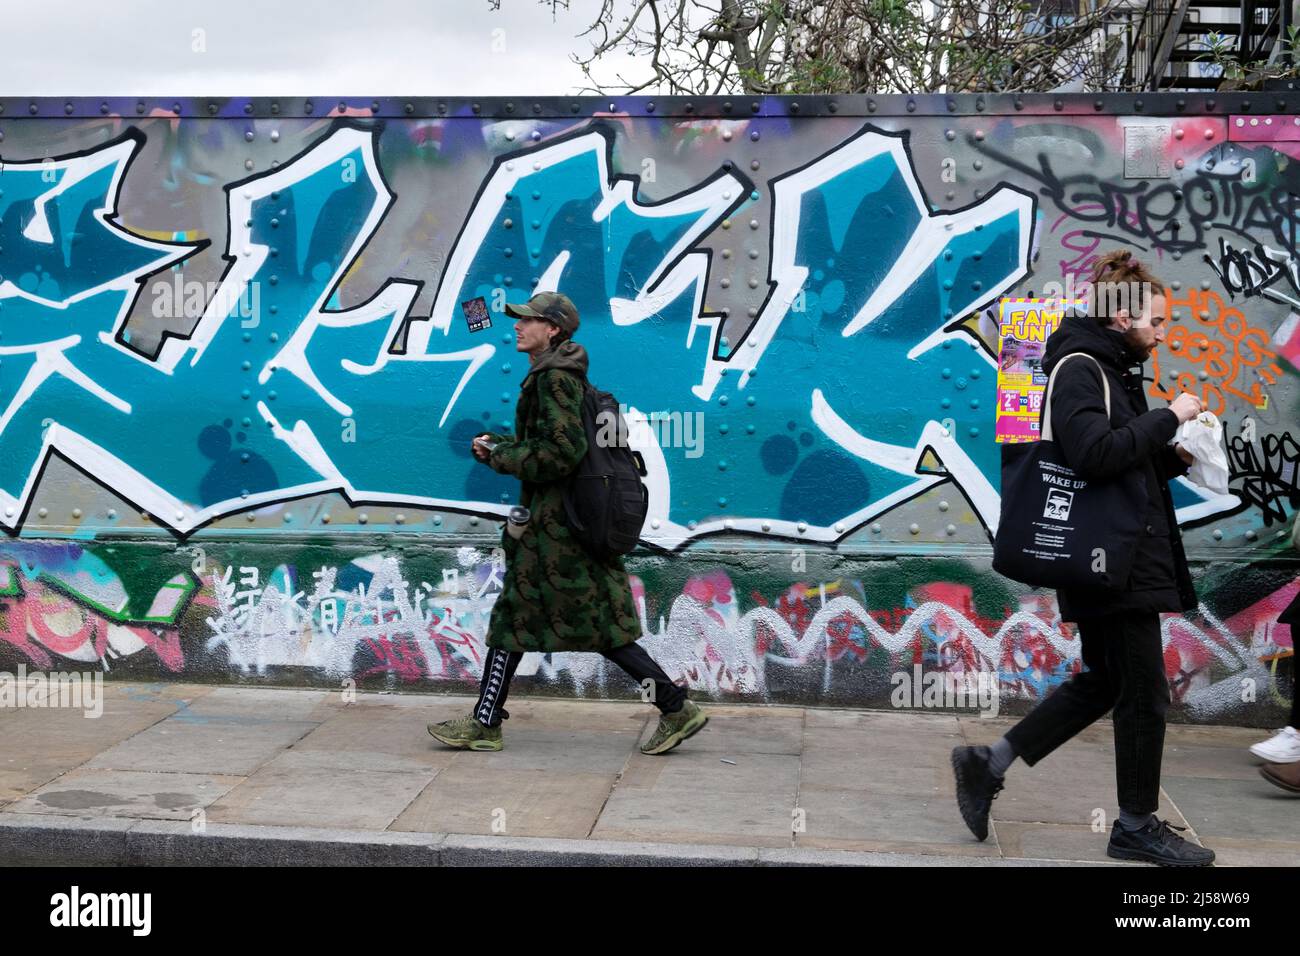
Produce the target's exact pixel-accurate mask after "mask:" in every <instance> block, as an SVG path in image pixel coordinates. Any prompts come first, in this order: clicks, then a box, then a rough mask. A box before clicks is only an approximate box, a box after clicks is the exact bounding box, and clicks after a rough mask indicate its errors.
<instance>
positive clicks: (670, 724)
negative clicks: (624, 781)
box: [641, 700, 709, 754]
mask: <svg viewBox="0 0 1300 956" xmlns="http://www.w3.org/2000/svg"><path fill="white" fill-rule="evenodd" d="M708 722H709V716H708V714H706V713H705V712H704V711H702V710H700V708H699V707H697V706H696V705H695V702H694V701H690V700H688V701H687V702H686V703H685V704H683V705H682V709H681V710H679V711H677V713H675V714H664V715H663V716H662V717H660V718H659V726H658V727H656V728H655V732H654V733H653V734H651V735H650V739H649V740H647V741H646V742H645V745H644V746H642V748H641V752H642V753H643V754H666V753H668V751H670V750H672V749H673V748H674V747H676V746H677V745H678V744H679V743H681V742H682V741H683V740H686V739H687V738H689V737H694V736H695V735H696V734H698V733H699V732H700V731H701V730H703V729H704V725H705V724H707V723H708Z"/></svg>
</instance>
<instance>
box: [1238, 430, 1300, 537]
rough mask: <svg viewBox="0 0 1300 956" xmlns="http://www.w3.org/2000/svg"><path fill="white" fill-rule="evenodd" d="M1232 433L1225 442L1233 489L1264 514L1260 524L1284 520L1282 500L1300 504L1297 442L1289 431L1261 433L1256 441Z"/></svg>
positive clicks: (1293, 504) (1244, 500)
mask: <svg viewBox="0 0 1300 956" xmlns="http://www.w3.org/2000/svg"><path fill="white" fill-rule="evenodd" d="M1258 449H1259V451H1262V453H1263V456H1262V460H1261V456H1260V454H1259V453H1258V451H1257V446H1256V444H1255V443H1254V442H1248V441H1246V440H1245V439H1244V438H1243V437H1242V436H1241V435H1234V436H1233V437H1232V438H1231V439H1229V440H1228V442H1227V452H1228V473H1229V478H1228V480H1229V482H1232V483H1236V482H1240V483H1241V486H1240V488H1234V489H1233V491H1234V493H1235V494H1236V495H1237V496H1238V497H1239V498H1241V500H1242V501H1243V502H1245V503H1246V504H1247V505H1255V506H1256V507H1258V508H1259V509H1260V511H1261V513H1262V514H1263V516H1264V527H1266V528H1267V527H1269V526H1270V525H1272V524H1273V522H1274V521H1277V522H1280V523H1284V522H1285V521H1286V520H1287V514H1286V509H1285V508H1284V507H1283V505H1284V504H1287V503H1289V504H1290V505H1291V507H1292V509H1296V508H1300V442H1298V441H1296V439H1295V437H1294V436H1293V435H1292V434H1291V433H1290V432H1282V433H1281V434H1269V435H1264V436H1263V437H1262V438H1261V439H1260V442H1259V446H1258Z"/></svg>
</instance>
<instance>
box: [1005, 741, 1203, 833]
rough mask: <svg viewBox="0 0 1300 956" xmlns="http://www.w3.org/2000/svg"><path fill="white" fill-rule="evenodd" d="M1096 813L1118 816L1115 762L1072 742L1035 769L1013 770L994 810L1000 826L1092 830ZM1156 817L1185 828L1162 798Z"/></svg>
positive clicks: (1095, 747) (1099, 748) (1099, 750)
mask: <svg viewBox="0 0 1300 956" xmlns="http://www.w3.org/2000/svg"><path fill="white" fill-rule="evenodd" d="M1098 810H1100V811H1101V812H1102V813H1103V814H1104V815H1105V819H1106V820H1114V819H1115V817H1116V816H1117V815H1118V813H1119V807H1118V797H1117V796H1116V791H1115V764H1114V760H1113V758H1112V757H1111V756H1110V754H1109V753H1108V752H1107V751H1106V750H1105V748H1104V746H1102V745H1092V746H1091V747H1090V746H1089V745H1087V744H1079V743H1076V742H1075V741H1071V742H1069V743H1067V744H1066V745H1065V746H1063V747H1061V748H1060V749H1058V750H1057V751H1055V752H1054V753H1052V754H1051V755H1050V756H1048V757H1046V758H1045V759H1043V760H1041V761H1039V762H1038V763H1037V764H1036V765H1035V766H1033V767H1028V766H1026V765H1024V764H1023V763H1016V764H1015V765H1013V766H1012V768H1011V769H1010V770H1009V771H1008V772H1007V785H1006V789H1005V790H1003V791H1002V793H1001V794H999V795H998V798H997V801H996V802H995V803H994V804H993V813H992V817H993V819H994V820H997V821H999V822H1000V821H1004V820H1006V821H1011V822H1017V823H1060V824H1065V825H1070V826H1089V825H1091V823H1092V821H1093V819H1094V818H1096V815H1097V811H1098ZM1157 812H1158V813H1159V814H1160V815H1161V816H1163V817H1166V818H1168V819H1170V820H1172V822H1174V823H1177V824H1180V825H1181V823H1182V818H1181V816H1180V815H1179V814H1178V811H1177V809H1176V808H1175V807H1173V806H1172V805H1171V804H1170V802H1169V800H1168V798H1167V797H1166V796H1164V795H1163V794H1162V797H1161V802H1160V808H1159V809H1158V811H1157Z"/></svg>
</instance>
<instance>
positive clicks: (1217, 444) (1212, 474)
mask: <svg viewBox="0 0 1300 956" xmlns="http://www.w3.org/2000/svg"><path fill="white" fill-rule="evenodd" d="M1175 440H1176V441H1177V442H1178V444H1179V445H1181V446H1182V447H1183V448H1185V449H1187V452H1188V453H1189V454H1190V455H1191V456H1192V457H1193V458H1195V459H1196V460H1195V461H1194V462H1192V466H1191V468H1189V469H1188V471H1187V480H1188V481H1191V482H1194V483H1196V484H1198V485H1200V486H1201V487H1202V488H1206V489H1208V490H1210V491H1213V492H1215V493H1217V494H1220V495H1226V494H1227V493H1228V456H1227V454H1226V453H1225V452H1224V450H1223V425H1222V424H1220V423H1219V419H1218V418H1216V417H1215V415H1214V413H1213V412H1201V414H1199V415H1197V416H1196V417H1195V418H1193V419H1192V420H1191V421H1189V422H1183V426H1182V428H1180V429H1178V437H1177V439H1175Z"/></svg>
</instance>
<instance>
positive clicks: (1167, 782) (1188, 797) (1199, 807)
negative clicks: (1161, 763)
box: [1161, 775, 1300, 848]
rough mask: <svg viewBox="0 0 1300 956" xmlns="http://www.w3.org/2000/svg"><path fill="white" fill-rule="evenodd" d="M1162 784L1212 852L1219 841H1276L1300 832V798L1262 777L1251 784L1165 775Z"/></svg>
mask: <svg viewBox="0 0 1300 956" xmlns="http://www.w3.org/2000/svg"><path fill="white" fill-rule="evenodd" d="M1161 783H1162V784H1163V785H1164V788H1165V790H1167V791H1168V792H1169V795H1170V798H1171V799H1172V800H1173V802H1174V803H1176V804H1177V805H1178V809H1179V810H1181V811H1182V812H1183V815H1184V816H1185V817H1186V818H1187V822H1188V823H1190V824H1191V826H1192V828H1193V829H1194V830H1196V832H1197V834H1198V835H1199V836H1200V837H1201V839H1202V841H1204V843H1205V845H1206V846H1209V847H1211V848H1213V846H1214V839H1215V838H1216V837H1230V838H1232V839H1237V840H1273V839H1277V838H1278V837H1279V836H1290V835H1294V834H1296V833H1297V832H1300V826H1298V825H1297V821H1298V820H1300V797H1297V796H1293V795H1291V794H1289V793H1287V792H1286V791H1284V790H1279V789H1278V788H1277V787H1274V786H1273V785H1272V784H1271V783H1269V782H1268V781H1267V780H1264V779H1263V778H1262V777H1258V776H1257V777H1256V778H1255V781H1254V782H1252V781H1249V780H1213V779H1210V778H1207V777H1173V776H1167V775H1166V776H1164V777H1163V778H1162V780H1161Z"/></svg>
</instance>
